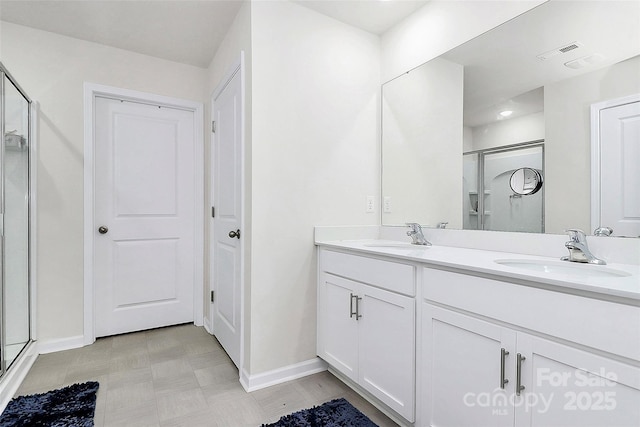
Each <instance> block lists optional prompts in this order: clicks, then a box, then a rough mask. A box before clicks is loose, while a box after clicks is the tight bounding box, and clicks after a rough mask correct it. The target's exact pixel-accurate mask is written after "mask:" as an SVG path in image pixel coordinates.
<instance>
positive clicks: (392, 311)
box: [317, 249, 416, 422]
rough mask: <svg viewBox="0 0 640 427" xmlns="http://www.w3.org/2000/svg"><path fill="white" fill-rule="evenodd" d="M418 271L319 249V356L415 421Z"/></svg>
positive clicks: (408, 266) (401, 264)
mask: <svg viewBox="0 0 640 427" xmlns="http://www.w3.org/2000/svg"><path fill="white" fill-rule="evenodd" d="M415 286H416V284H415V267H414V266H412V265H408V264H403V263H395V262H390V261H385V260H380V259H375V258H368V257H363V256H358V255H352V254H345V253H340V252H335V251H330V250H326V249H321V250H320V269H319V283H318V346H317V351H318V355H319V356H320V357H321V358H322V359H324V360H325V361H326V362H327V363H329V364H330V365H331V366H332V367H333V368H334V369H335V370H337V371H339V372H340V373H342V374H343V375H345V376H346V377H347V378H349V379H350V380H352V381H353V382H354V383H356V384H357V385H359V386H360V387H362V388H363V389H364V390H366V391H367V392H369V393H370V394H371V395H373V396H374V397H376V398H377V399H379V400H380V401H381V402H382V403H384V404H386V405H387V406H388V407H389V408H391V409H393V410H394V411H395V412H397V413H398V414H399V415H401V416H402V417H404V418H405V419H406V420H408V421H410V422H413V421H414V420H415V325H416V319H415Z"/></svg>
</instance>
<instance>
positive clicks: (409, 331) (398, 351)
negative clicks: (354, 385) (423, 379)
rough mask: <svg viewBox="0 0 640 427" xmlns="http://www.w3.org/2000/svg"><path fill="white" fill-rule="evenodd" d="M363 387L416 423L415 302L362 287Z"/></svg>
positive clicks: (361, 342) (360, 348)
mask: <svg viewBox="0 0 640 427" xmlns="http://www.w3.org/2000/svg"><path fill="white" fill-rule="evenodd" d="M358 296H359V297H360V298H362V299H361V300H359V306H358V313H359V314H360V315H361V316H362V317H360V318H359V319H358V326H359V343H360V346H359V352H360V354H359V361H360V363H359V370H360V372H359V379H358V382H359V384H360V385H361V386H362V387H363V388H364V389H365V390H367V391H368V392H369V393H371V394H372V395H374V396H375V397H377V398H378V399H380V400H381V401H382V402H384V403H385V404H387V405H388V406H389V407H390V408H392V409H393V410H395V411H396V412H398V413H399V414H400V415H402V416H403V417H404V418H406V419H407V420H409V421H411V422H413V421H414V420H415V411H414V408H415V397H414V396H415V300H414V299H413V298H409V297H406V296H402V295H399V294H395V293H392V292H388V291H385V290H382V289H377V288H374V287H371V286H366V285H361V286H360V291H359V293H358Z"/></svg>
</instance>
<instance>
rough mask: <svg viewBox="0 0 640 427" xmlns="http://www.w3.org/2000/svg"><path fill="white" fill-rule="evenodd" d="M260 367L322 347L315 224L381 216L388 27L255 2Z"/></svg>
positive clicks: (255, 299) (254, 293) (255, 319)
mask: <svg viewBox="0 0 640 427" xmlns="http://www.w3.org/2000/svg"><path fill="white" fill-rule="evenodd" d="M251 20H252V25H251V27H252V80H253V81H252V87H253V89H252V110H251V114H252V116H253V117H252V120H253V129H252V142H251V151H252V152H251V162H252V177H251V180H252V181H251V192H252V202H251V204H252V206H251V228H252V231H251V233H252V242H251V252H252V255H251V256H252V261H251V263H252V265H251V269H252V271H251V354H250V358H251V361H250V366H251V373H252V374H255V373H260V372H265V371H268V370H271V369H275V368H279V367H282V366H286V365H290V364H294V363H298V362H301V361H304V360H308V359H311V358H313V357H315V354H316V259H315V251H314V244H313V243H314V240H313V226H314V225H338V224H340V225H342V224H372V225H373V224H377V223H378V218H379V217H378V215H377V214H367V213H365V198H366V196H367V195H374V196H376V195H378V194H380V192H379V176H378V170H379V164H378V162H379V151H378V128H379V121H378V120H379V90H380V71H379V67H380V56H379V53H380V52H379V38H378V37H377V36H374V35H371V34H369V33H366V32H364V31H361V30H357V29H355V28H353V27H350V26H348V25H345V24H343V23H340V22H338V21H336V20H333V19H331V18H328V17H326V16H324V15H320V14H318V13H316V12H314V11H311V10H309V9H307V8H304V7H302V6H299V5H297V4H294V3H289V2H256V3H253V4H252V16H251Z"/></svg>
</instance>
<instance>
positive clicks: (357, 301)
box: [356, 295, 362, 320]
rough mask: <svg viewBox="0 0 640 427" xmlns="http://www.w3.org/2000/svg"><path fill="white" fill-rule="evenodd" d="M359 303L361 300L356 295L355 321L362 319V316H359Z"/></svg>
mask: <svg viewBox="0 0 640 427" xmlns="http://www.w3.org/2000/svg"><path fill="white" fill-rule="evenodd" d="M360 301H362V298H360V297H359V296H358V295H356V320H359V319H360V318H361V317H362V314H360Z"/></svg>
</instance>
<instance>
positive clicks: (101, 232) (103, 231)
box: [98, 225, 109, 234]
mask: <svg viewBox="0 0 640 427" xmlns="http://www.w3.org/2000/svg"><path fill="white" fill-rule="evenodd" d="M108 232H109V229H108V228H107V227H105V226H104V225H101V226H100V227H98V233H100V234H107V233H108Z"/></svg>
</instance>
